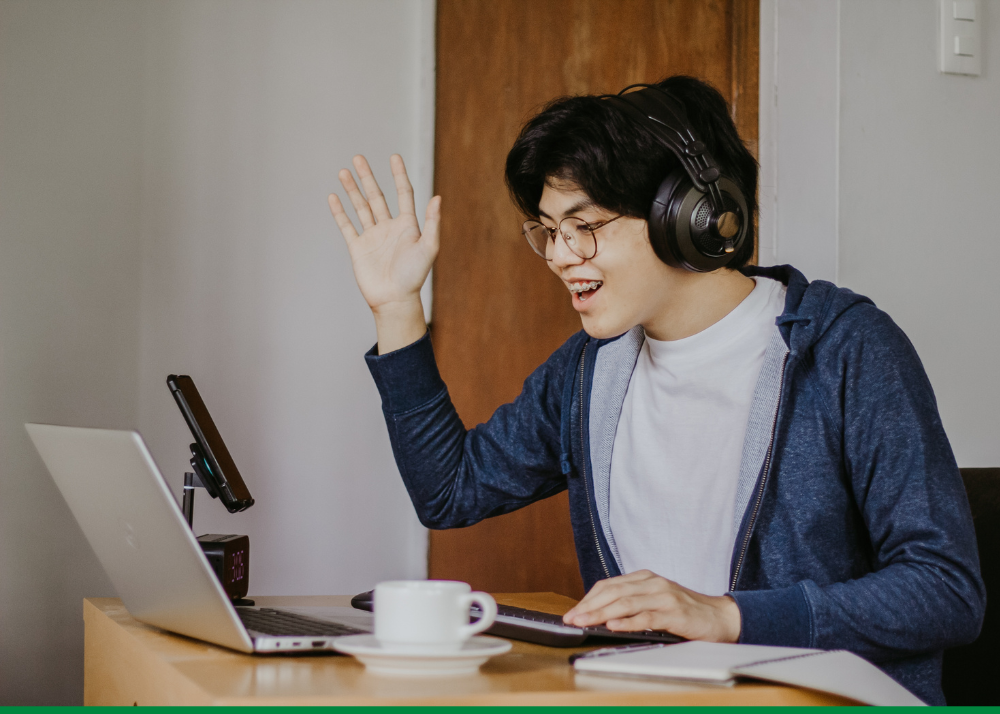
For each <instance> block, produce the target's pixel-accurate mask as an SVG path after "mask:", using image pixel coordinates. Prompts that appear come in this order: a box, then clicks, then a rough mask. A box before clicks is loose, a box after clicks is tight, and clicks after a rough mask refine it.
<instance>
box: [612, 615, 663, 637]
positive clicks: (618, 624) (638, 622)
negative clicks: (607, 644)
mask: <svg viewBox="0 0 1000 714" xmlns="http://www.w3.org/2000/svg"><path fill="white" fill-rule="evenodd" d="M604 624H605V625H607V628H608V629H609V630H617V631H618V632H636V631H638V630H662V629H665V627H664V625H663V624H661V623H660V622H659V618H657V617H656V615H655V614H654V613H652V612H650V611H649V610H643V611H642V612H640V613H638V614H636V615H632V616H631V617H619V618H614V619H611V620H608V621H607V622H606V623H604Z"/></svg>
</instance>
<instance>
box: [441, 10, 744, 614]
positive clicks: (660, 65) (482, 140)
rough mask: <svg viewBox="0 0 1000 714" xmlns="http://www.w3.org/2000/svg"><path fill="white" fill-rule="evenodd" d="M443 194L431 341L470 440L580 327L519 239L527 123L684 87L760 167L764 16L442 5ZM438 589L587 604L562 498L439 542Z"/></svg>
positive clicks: (562, 293) (447, 534)
mask: <svg viewBox="0 0 1000 714" xmlns="http://www.w3.org/2000/svg"><path fill="white" fill-rule="evenodd" d="M437 8H438V10H437V12H438V17H437V119H436V121H437V125H436V132H435V133H436V138H435V143H436V149H435V169H434V170H435V178H434V184H435V188H434V190H435V193H438V194H441V196H442V197H443V219H442V226H441V252H440V255H439V256H438V259H437V263H436V264H435V267H434V316H433V325H432V334H433V340H434V349H435V353H436V354H437V359H438V363H439V366H440V370H441V374H442V376H443V377H444V380H445V382H446V383H447V384H448V388H449V390H450V392H451V397H452V399H453V400H454V403H455V407H456V408H457V409H458V413H459V414H460V415H461V417H462V419H463V421H464V422H465V424H466V426H467V427H471V426H474V425H475V424H478V423H480V422H483V421H486V420H487V419H489V417H490V415H491V414H492V413H493V411H494V410H495V409H496V408H497V407H498V406H500V405H501V404H503V403H505V402H509V401H511V400H512V399H514V397H516V396H517V394H518V393H519V392H520V390H521V384H522V382H523V381H524V379H525V377H527V376H528V374H530V373H531V371H532V370H533V369H535V367H537V366H538V365H539V364H541V363H542V362H543V361H544V360H545V359H546V358H547V357H548V356H549V355H550V354H551V353H552V352H553V351H555V349H556V348H557V347H559V345H561V344H562V343H563V342H564V341H565V340H566V339H567V338H568V337H569V336H570V335H572V334H573V333H574V332H576V331H578V330H579V329H580V320H579V317H578V316H577V314H576V312H575V311H574V310H573V308H572V307H571V305H570V300H569V297H568V295H567V293H566V289H565V287H563V285H562V283H561V282H559V280H558V278H556V277H555V276H554V275H552V273H551V272H550V271H549V269H548V268H547V267H546V265H545V262H544V261H542V260H540V259H539V258H538V257H537V256H536V255H535V254H534V253H532V251H531V249H530V248H529V247H528V245H527V243H526V242H525V241H524V238H523V237H522V236H521V235H520V232H519V228H520V224H521V222H522V221H523V217H521V216H520V215H519V214H518V212H517V211H516V210H515V208H514V207H513V205H512V204H511V202H510V200H509V198H508V196H507V192H506V189H505V187H504V182H503V167H504V161H505V158H506V155H507V151H508V150H509V148H510V146H511V144H512V143H513V142H514V139H515V138H516V136H517V133H518V131H519V130H520V128H521V126H522V125H523V124H524V122H525V121H526V120H527V119H528V118H529V117H530V116H531V115H533V114H534V113H535V112H536V111H537V109H538V108H539V107H540V106H541V105H543V104H545V103H546V102H548V101H550V100H552V99H554V98H556V97H559V96H562V95H568V94H589V93H611V92H617V91H618V90H620V89H622V88H623V87H625V86H627V85H629V84H633V83H636V82H653V81H656V80H659V79H662V78H664V77H666V76H669V75H672V74H690V75H694V76H697V77H700V78H702V79H705V80H707V81H708V82H710V83H711V84H713V85H714V86H715V87H716V88H718V89H719V90H720V91H721V92H722V93H723V95H724V96H726V97H727V98H728V99H729V101H730V105H731V107H732V111H733V116H734V117H735V119H736V124H737V126H738V127H739V129H740V133H741V135H742V136H743V138H744V139H745V140H746V141H747V142H748V144H749V145H750V147H751V150H752V151H754V153H755V154H756V142H757V65H758V59H757V53H758V38H759V32H758V24H759V9H758V0H438V3H437ZM429 570H430V577H432V578H447V579H457V580H465V581H467V582H469V583H471V585H472V586H473V588H476V589H481V590H488V591H493V592H518V591H520V592H525V591H553V592H557V593H562V594H565V595H569V596H571V597H577V598H579V597H581V596H582V595H583V584H582V581H581V579H580V575H579V571H578V568H577V562H576V553H575V550H574V547H573V538H572V533H571V531H570V522H569V507H568V501H567V497H566V493H565V492H563V493H562V494H560V495H558V496H555V497H552V498H550V499H547V500H545V501H542V502H539V503H536V504H534V505H532V506H529V507H528V508H524V509H522V510H520V511H517V512H515V513H511V514H508V515H505V516H500V517H498V518H492V519H489V520H487V521H484V522H483V523H479V524H477V525H475V526H472V527H470V528H463V529H456V530H451V531H434V532H432V533H431V539H430V553H429Z"/></svg>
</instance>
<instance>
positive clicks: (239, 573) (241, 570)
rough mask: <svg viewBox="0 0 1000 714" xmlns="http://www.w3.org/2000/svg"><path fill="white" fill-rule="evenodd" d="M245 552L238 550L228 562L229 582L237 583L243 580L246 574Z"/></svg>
mask: <svg viewBox="0 0 1000 714" xmlns="http://www.w3.org/2000/svg"><path fill="white" fill-rule="evenodd" d="M244 555H245V551H242V550H239V551H236V552H235V553H233V559H232V561H230V571H229V572H230V581H231V582H234V583H237V582H239V581H240V580H242V579H243V577H244V576H245V575H246V572H247V566H246V561H245V560H244Z"/></svg>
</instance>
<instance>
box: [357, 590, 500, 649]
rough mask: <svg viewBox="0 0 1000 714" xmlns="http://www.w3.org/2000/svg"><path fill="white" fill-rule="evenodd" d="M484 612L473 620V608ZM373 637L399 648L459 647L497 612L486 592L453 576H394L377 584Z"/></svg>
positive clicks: (383, 644)
mask: <svg viewBox="0 0 1000 714" xmlns="http://www.w3.org/2000/svg"><path fill="white" fill-rule="evenodd" d="M473 604H476V605H479V610H480V612H482V617H481V618H480V619H479V621H478V622H476V623H475V624H472V625H470V624H469V608H470V607H471V606H472V605H473ZM374 610H375V638H376V639H377V640H378V642H379V644H380V645H382V646H383V647H385V648H387V649H394V650H399V651H401V652H405V651H410V652H457V651H458V650H460V649H461V648H462V644H463V643H464V642H465V641H466V640H467V639H469V638H470V637H472V636H473V635H475V634H476V633H478V632H482V631H483V630H485V629H486V628H488V627H489V626H490V625H492V624H493V621H494V620H495V619H496V617H497V603H496V600H494V599H493V598H492V597H491V596H490V595H489V594H488V593H484V592H478V591H477V592H472V588H470V587H469V584H468V583H462V582H458V581H455V580H393V581H390V582H386V583H379V584H378V585H376V586H375V602H374Z"/></svg>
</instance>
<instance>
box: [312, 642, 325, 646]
mask: <svg viewBox="0 0 1000 714" xmlns="http://www.w3.org/2000/svg"><path fill="white" fill-rule="evenodd" d="M325 644H326V640H313V647H322V646H323V645H325Z"/></svg>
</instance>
